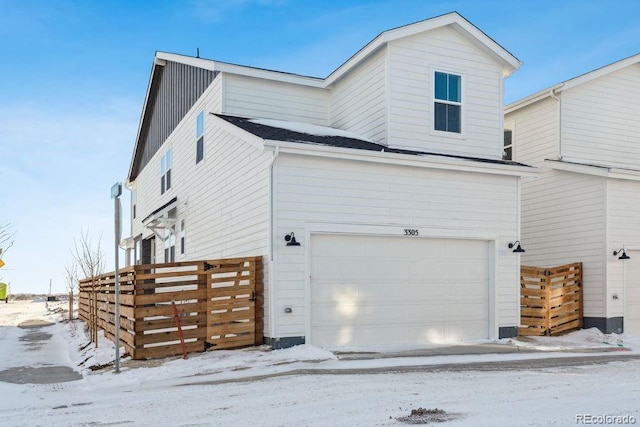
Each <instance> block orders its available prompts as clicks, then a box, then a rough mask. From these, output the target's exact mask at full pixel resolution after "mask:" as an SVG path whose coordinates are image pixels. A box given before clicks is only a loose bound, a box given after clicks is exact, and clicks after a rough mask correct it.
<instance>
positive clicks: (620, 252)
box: [613, 248, 631, 259]
mask: <svg viewBox="0 0 640 427" xmlns="http://www.w3.org/2000/svg"><path fill="white" fill-rule="evenodd" d="M618 254H622V255H620V256H619V257H618V259H631V257H630V256H629V255H627V252H625V250H624V248H622V249H619V250H617V251H613V256H616V255H618Z"/></svg>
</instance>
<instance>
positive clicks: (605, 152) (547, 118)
mask: <svg viewBox="0 0 640 427" xmlns="http://www.w3.org/2000/svg"><path fill="white" fill-rule="evenodd" d="M505 113H506V115H505V129H506V131H505V133H506V134H507V135H511V144H510V147H508V151H507V152H509V150H510V152H511V153H512V156H513V159H514V160H516V161H519V162H525V163H527V164H531V165H535V166H537V167H539V168H540V169H541V170H542V172H541V175H540V177H539V178H538V179H535V180H529V179H525V180H524V181H523V187H522V241H523V244H525V245H526V250H527V252H526V253H525V254H523V255H522V256H523V258H522V262H523V263H526V264H528V265H534V266H539V267H551V266H554V265H561V264H566V263H573V262H582V264H583V294H584V326H585V327H598V328H599V329H601V330H602V331H603V332H607V333H609V332H616V333H620V332H623V331H624V332H627V333H631V334H634V335H640V55H637V56H633V57H630V58H627V59H624V60H621V61H618V62H615V63H613V64H610V65H607V66H606V67H602V68H600V69H597V70H594V71H591V72H589V73H586V74H583V75H581V76H579V77H576V78H574V79H571V80H567V81H565V82H562V83H559V84H557V85H555V86H553V87H550V88H548V89H545V90H543V91H541V92H538V93H535V94H533V95H531V96H529V97H527V98H524V99H522V100H520V101H517V102H514V103H513V104H511V105H508V106H507V107H506V108H505ZM506 140H507V144H508V143H509V141H508V138H507V139H506Z"/></svg>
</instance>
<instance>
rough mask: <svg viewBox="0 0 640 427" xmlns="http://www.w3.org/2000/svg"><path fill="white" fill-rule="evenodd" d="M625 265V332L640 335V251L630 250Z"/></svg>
mask: <svg viewBox="0 0 640 427" xmlns="http://www.w3.org/2000/svg"><path fill="white" fill-rule="evenodd" d="M628 253H629V256H630V257H631V258H630V259H628V260H625V261H623V262H624V265H625V275H624V277H625V283H624V332H626V333H627V334H631V335H635V336H640V251H633V252H631V251H629V252H628Z"/></svg>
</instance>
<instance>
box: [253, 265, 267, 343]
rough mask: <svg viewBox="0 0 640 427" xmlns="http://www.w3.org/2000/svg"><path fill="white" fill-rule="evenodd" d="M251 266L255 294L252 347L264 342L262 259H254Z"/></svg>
mask: <svg viewBox="0 0 640 427" xmlns="http://www.w3.org/2000/svg"><path fill="white" fill-rule="evenodd" d="M251 265H252V266H253V278H254V279H253V280H254V292H255V306H254V312H255V317H254V320H253V321H254V323H255V338H254V345H262V342H263V341H264V336H263V329H264V312H263V311H264V309H263V304H264V298H263V294H264V284H263V283H262V274H263V270H262V257H256V258H255V259H254V260H253V261H252V262H251Z"/></svg>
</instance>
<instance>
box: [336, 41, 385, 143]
mask: <svg viewBox="0 0 640 427" xmlns="http://www.w3.org/2000/svg"><path fill="white" fill-rule="evenodd" d="M385 53H386V50H385V49H384V48H382V49H380V51H378V52H377V53H376V54H375V55H373V56H372V57H371V58H369V59H368V60H367V61H365V63H364V64H362V65H361V66H360V67H358V68H357V69H356V70H354V71H353V72H352V73H349V74H348V75H347V76H345V77H344V78H342V79H341V80H339V81H338V82H336V83H335V85H334V87H333V88H332V89H331V116H330V126H331V127H335V128H338V129H344V130H348V131H350V132H355V133H357V134H360V135H363V136H365V137H367V138H370V139H371V140H373V141H375V142H378V143H380V144H385V143H386V142H387V141H386V109H385V89H386V88H385V82H386V70H385V66H386V62H385V58H386V56H385Z"/></svg>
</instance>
